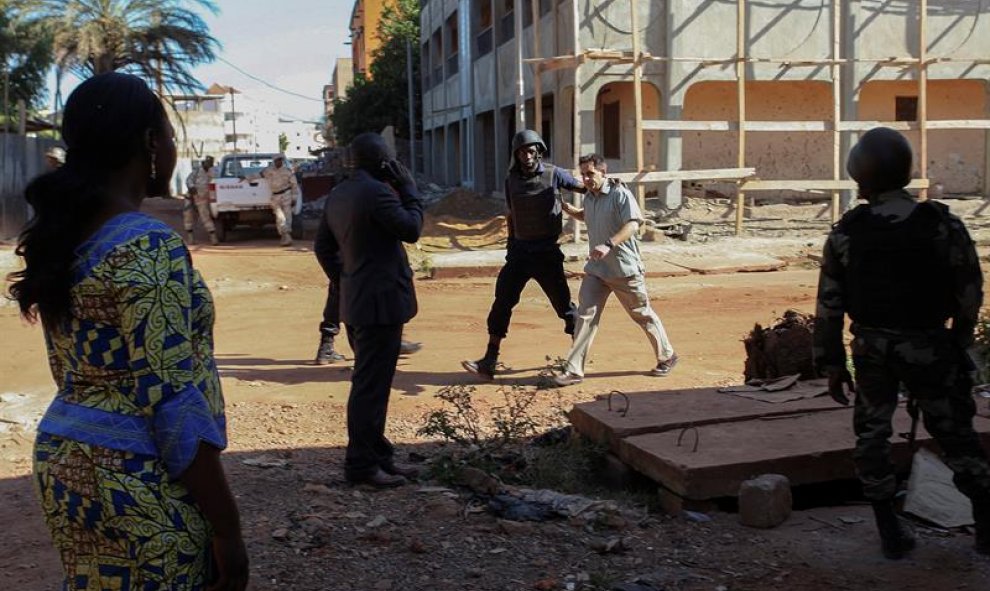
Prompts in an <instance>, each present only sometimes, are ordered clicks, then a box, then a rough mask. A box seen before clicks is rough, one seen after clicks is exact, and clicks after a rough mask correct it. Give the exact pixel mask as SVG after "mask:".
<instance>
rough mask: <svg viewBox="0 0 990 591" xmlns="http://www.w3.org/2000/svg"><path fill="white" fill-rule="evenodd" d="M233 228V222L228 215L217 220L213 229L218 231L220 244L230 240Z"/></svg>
mask: <svg viewBox="0 0 990 591" xmlns="http://www.w3.org/2000/svg"><path fill="white" fill-rule="evenodd" d="M233 226H234V224H233V222H232V220H231V219H230V218H229V217H228V216H226V215H221V216H220V217H218V218H217V219H216V220H214V221H213V227H214V229H216V233H217V240H219V241H220V242H226V241H227V238H228V236H227V234H228V233H229V232H230V229H231V228H232V227H233Z"/></svg>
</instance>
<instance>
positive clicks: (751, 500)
mask: <svg viewBox="0 0 990 591" xmlns="http://www.w3.org/2000/svg"><path fill="white" fill-rule="evenodd" d="M791 503H792V499H791V482H790V481H789V480H788V479H787V477H786V476H781V475H780V474H764V475H762V476H758V477H757V478H754V479H752V480H747V481H745V482H743V483H742V485H741V486H740V487H739V521H741V522H742V524H743V525H747V526H749V527H760V528H764V529H768V528H772V527H777V526H778V525H780V524H781V523H783V522H785V521H787V518H788V517H790V516H791Z"/></svg>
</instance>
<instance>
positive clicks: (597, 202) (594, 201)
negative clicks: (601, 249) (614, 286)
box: [584, 180, 643, 278]
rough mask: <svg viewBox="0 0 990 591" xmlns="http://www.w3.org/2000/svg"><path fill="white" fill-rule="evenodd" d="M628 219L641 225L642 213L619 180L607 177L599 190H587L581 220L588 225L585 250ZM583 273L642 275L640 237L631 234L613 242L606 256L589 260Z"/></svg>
mask: <svg viewBox="0 0 990 591" xmlns="http://www.w3.org/2000/svg"><path fill="white" fill-rule="evenodd" d="M629 222H638V223H639V224H640V225H642V224H643V213H642V212H641V211H640V209H639V204H638V203H637V202H636V198H635V197H633V194H632V192H631V191H629V189H627V188H626V187H625V185H622V184H621V183H617V182H613V181H611V180H606V181H605V185H604V186H602V192H601V193H598V194H597V195H596V194H595V193H593V192H591V191H588V192H587V193H586V194H585V196H584V223H585V225H586V226H587V227H588V251H589V252H590V251H592V250H594V248H595V247H596V246H598V245H599V244H604V243H605V241H606V240H608V239H609V238H611V237H612V236H614V235H615V233H616V232H618V231H619V229H620V228H622V226H625V225H626V224H627V223H629ZM584 272H585V273H588V274H590V275H595V276H597V277H602V278H614V277H632V276H634V275H641V274H643V259H642V258H641V257H640V256H639V240H638V239H637V238H636V234H633V235H632V237H630V238H629V240H626V241H625V242H622V243H620V244H616V245H615V247H614V248H612V250H611V251H609V253H608V254H607V255H605V258H603V259H601V260H599V261H588V263H587V264H586V265H585V266H584Z"/></svg>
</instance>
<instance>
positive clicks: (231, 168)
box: [220, 158, 272, 177]
mask: <svg viewBox="0 0 990 591" xmlns="http://www.w3.org/2000/svg"><path fill="white" fill-rule="evenodd" d="M271 163H272V159H271V158H230V159H228V160H227V161H226V162H224V165H223V170H222V171H220V173H221V176H224V177H245V176H250V175H256V174H259V173H261V171H262V170H264V169H265V168H267V167H268V165H269V164H271Z"/></svg>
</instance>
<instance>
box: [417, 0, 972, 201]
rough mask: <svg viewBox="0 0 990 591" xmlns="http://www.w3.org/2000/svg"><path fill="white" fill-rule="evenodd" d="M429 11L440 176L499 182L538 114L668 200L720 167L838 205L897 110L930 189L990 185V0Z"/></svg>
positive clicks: (425, 19) (429, 131) (507, 0)
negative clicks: (869, 144)
mask: <svg viewBox="0 0 990 591" xmlns="http://www.w3.org/2000/svg"><path fill="white" fill-rule="evenodd" d="M634 8H635V10H634ZM421 25H422V27H421V42H422V60H423V63H422V73H423V130H424V151H425V154H426V159H425V162H426V171H425V172H426V173H427V174H429V175H431V176H433V177H434V178H435V179H437V180H438V181H440V182H445V183H448V184H460V185H465V186H469V187H474V188H475V189H476V190H478V191H481V192H498V191H499V190H500V187H501V182H502V181H501V180H502V178H503V176H504V173H505V170H506V168H507V164H508V158H509V149H508V144H509V141H510V138H511V136H512V134H513V132H514V131H515V130H516V129H519V128H522V127H530V128H536V129H538V130H540V131H541V132H542V134H543V135H544V137H545V138H546V140H547V143H548V144H549V146H550V152H551V153H550V159H551V160H552V161H555V162H557V163H559V164H562V165H568V166H570V165H573V164H574V163H575V162H576V158H577V156H578V155H579V154H583V153H587V152H592V151H595V152H599V153H601V154H602V155H603V156H604V157H605V158H606V159H607V160H608V162H609V168H610V172H612V171H614V172H622V173H627V174H625V175H623V176H624V177H625V178H626V180H629V181H634V182H635V183H636V185H637V187H638V188H639V190H640V194H641V195H642V194H643V193H644V192H651V193H652V192H656V193H657V194H658V196H659V197H660V200H661V203H662V205H664V206H665V207H669V208H676V207H678V206H679V204H680V202H681V190H682V182H683V181H688V180H706V181H716V182H721V183H722V187H721V189H723V190H725V191H726V192H728V193H731V194H735V195H737V198H738V200H739V201H738V202H739V203H740V204H741V203H742V197H743V194H744V193H746V194H748V195H750V196H753V195H765V194H773V195H775V196H778V197H783V198H788V197H798V196H801V197H808V196H809V195H811V196H822V197H825V198H828V197H830V196H831V198H832V200H833V204H834V211H837V210H838V208H839V197H840V196H839V192H840V191H843V192H844V194H845V195H846V197H847V198H848V197H849V196H850V195H851V193H850V191H849V190H850V188H851V187H852V185H851V183H850V182H849V181H848V180H845V179H846V174H845V171H844V160H845V157H844V155H845V154H846V153H847V152H848V148H849V146H850V145H851V143H852V142H854V141H855V139H856V136H857V133H861V132H862V131H864V130H866V129H869V128H871V127H873V126H876V125H881V124H883V125H888V126H891V127H895V128H897V129H900V130H903V131H904V133H906V135H908V137H909V138H910V139H911V141H912V143H913V145H914V148H915V152H916V163H915V168H916V174H915V177H916V178H917V179H918V180H917V181H916V182H915V183H914V187H915V188H917V189H920V190H922V191H925V189H926V188H927V187H929V186H931V187H932V188H933V189H934V190H937V191H940V192H944V193H946V194H968V195H977V194H982V195H986V196H990V114H988V111H990V101H988V80H990V59H988V58H990V1H988V0H973V1H966V2H959V1H950V0H915V1H904V0H848V1H837V0H650V1H647V0H639V1H637V0H474V1H469V0H424V1H423V8H422V15H421ZM637 81H639V83H638V84H637ZM575 88H577V93H576V95H575V90H574V89H575ZM762 191H769V192H772V193H759V192H762ZM737 210H738V214H739V215H740V216H741V215H742V208H741V207H738V208H737Z"/></svg>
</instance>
